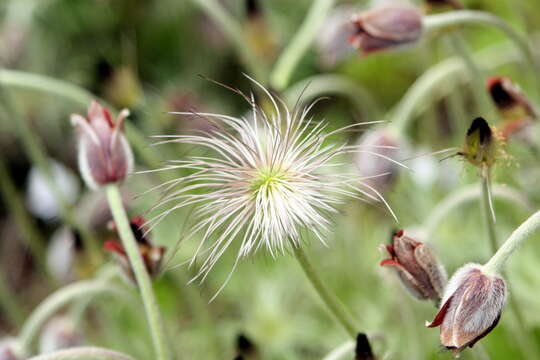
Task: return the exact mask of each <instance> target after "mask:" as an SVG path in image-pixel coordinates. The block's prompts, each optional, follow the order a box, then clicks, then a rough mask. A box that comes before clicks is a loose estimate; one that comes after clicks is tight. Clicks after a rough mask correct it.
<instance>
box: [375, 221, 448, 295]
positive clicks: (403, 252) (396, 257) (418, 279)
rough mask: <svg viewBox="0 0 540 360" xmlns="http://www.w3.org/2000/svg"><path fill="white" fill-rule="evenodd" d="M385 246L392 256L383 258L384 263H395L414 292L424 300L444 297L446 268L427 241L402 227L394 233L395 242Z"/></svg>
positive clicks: (402, 279) (389, 264)
mask: <svg viewBox="0 0 540 360" xmlns="http://www.w3.org/2000/svg"><path fill="white" fill-rule="evenodd" d="M383 247H384V249H385V250H386V251H388V254H389V255H390V257H391V258H390V259H385V260H383V261H381V266H392V267H394V268H395V269H396V271H397V273H398V275H399V278H400V279H401V282H402V283H403V284H404V285H405V287H406V288H407V289H408V290H409V291H410V293H411V294H412V295H414V296H415V297H416V298H418V299H421V300H428V299H430V300H439V299H440V298H441V296H442V292H443V288H444V286H445V283H446V272H445V270H444V268H443V267H442V265H441V264H440V263H439V261H438V260H437V258H436V257H435V256H434V255H433V253H432V252H431V250H430V249H429V248H428V247H427V246H426V245H425V244H423V243H421V242H419V241H415V240H413V239H412V238H410V237H408V236H406V235H405V233H404V231H403V230H400V231H398V232H396V234H395V235H394V236H393V239H392V244H391V245H383Z"/></svg>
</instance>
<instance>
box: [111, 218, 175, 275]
mask: <svg viewBox="0 0 540 360" xmlns="http://www.w3.org/2000/svg"><path fill="white" fill-rule="evenodd" d="M130 225H131V231H133V235H134V236H135V240H136V241H137V244H138V246H139V252H140V254H141V257H142V259H143V262H144V265H145V267H146V271H148V274H149V275H150V276H151V277H153V276H156V275H158V274H159V271H160V270H161V263H162V261H163V255H164V254H165V247H163V246H155V245H154V244H152V242H151V241H150V239H149V238H148V234H146V232H147V230H146V228H145V226H144V219H143V218H142V217H140V216H136V217H134V218H133V219H131V221H130ZM112 228H113V230H115V224H114V223H112ZM103 248H104V249H105V250H107V251H110V252H112V253H114V254H115V255H116V258H117V260H118V262H119V263H120V266H121V267H122V269H123V270H124V272H125V273H126V274H127V275H128V277H129V279H130V280H132V281H133V282H135V276H134V273H133V270H132V269H131V265H130V263H129V259H128V256H127V254H126V251H125V250H124V247H123V246H122V244H121V243H119V242H117V241H113V240H109V241H106V242H105V243H104V244H103Z"/></svg>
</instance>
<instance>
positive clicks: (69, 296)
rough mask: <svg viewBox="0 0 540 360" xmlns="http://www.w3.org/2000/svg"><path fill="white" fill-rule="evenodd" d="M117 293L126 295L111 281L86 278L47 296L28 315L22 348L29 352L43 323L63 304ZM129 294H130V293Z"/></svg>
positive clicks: (21, 341) (24, 327) (22, 330)
mask: <svg viewBox="0 0 540 360" xmlns="http://www.w3.org/2000/svg"><path fill="white" fill-rule="evenodd" d="M103 293H117V294H118V295H120V296H122V297H126V293H125V292H124V291H120V290H119V289H117V288H115V287H114V286H113V285H112V284H111V283H110V282H107V281H102V280H85V281H79V282H76V283H73V284H71V285H68V286H65V287H63V288H61V289H59V290H57V291H56V292H55V293H53V294H52V295H50V296H49V297H48V298H46V299H45V300H44V301H43V302H42V303H41V304H39V306H38V307H37V308H36V309H35V310H34V312H33V313H32V314H31V315H30V317H28V319H27V320H26V323H25V324H24V326H23V327H22V329H21V331H20V334H19V341H20V345H21V349H22V351H23V352H24V353H26V354H28V353H29V352H30V348H31V346H32V343H33V342H34V340H35V338H36V337H37V335H38V334H39V331H40V330H41V328H42V327H43V325H44V324H45V323H46V322H47V320H49V318H50V317H51V316H53V315H54V314H55V313H56V312H57V311H58V310H60V309H61V308H62V307H63V306H65V305H66V304H68V303H69V302H71V301H73V300H74V299H77V298H83V297H84V298H87V297H90V296H94V295H97V294H103ZM128 296H129V295H128Z"/></svg>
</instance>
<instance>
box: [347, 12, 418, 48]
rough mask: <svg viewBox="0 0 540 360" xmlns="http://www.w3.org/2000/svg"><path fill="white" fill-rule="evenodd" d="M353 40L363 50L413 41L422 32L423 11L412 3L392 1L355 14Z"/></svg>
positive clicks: (392, 46)
mask: <svg viewBox="0 0 540 360" xmlns="http://www.w3.org/2000/svg"><path fill="white" fill-rule="evenodd" d="M353 24H354V27H355V29H354V33H353V34H352V35H351V36H350V37H349V43H350V44H351V45H352V46H353V47H354V48H356V49H358V50H360V51H361V52H362V53H363V54H366V55H367V54H370V53H373V52H377V51H382V50H388V49H393V48H396V47H401V46H403V45H408V44H412V43H414V42H416V41H418V40H419V39H420V36H421V35H422V14H421V13H420V11H419V10H418V9H416V8H414V7H412V6H407V5H399V4H396V5H388V6H382V7H378V8H374V9H372V10H368V11H365V12H362V13H360V14H358V15H356V16H355V17H354V18H353Z"/></svg>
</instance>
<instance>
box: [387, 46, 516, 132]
mask: <svg viewBox="0 0 540 360" xmlns="http://www.w3.org/2000/svg"><path fill="white" fill-rule="evenodd" d="M475 57H478V60H479V62H480V65H481V66H482V68H484V69H485V70H491V69H494V68H497V67H498V66H500V65H503V64H507V63H509V62H513V61H516V60H517V57H516V55H515V54H513V53H512V51H511V50H510V49H508V44H497V45H494V46H492V47H490V48H488V49H485V50H482V51H479V52H478V53H476V54H475ZM464 71H465V66H464V64H463V62H462V61H461V60H460V59H458V58H456V57H452V58H449V59H446V60H444V61H442V62H440V63H439V64H437V65H434V66H432V67H431V68H430V69H428V70H427V71H425V72H424V73H423V74H422V75H421V76H420V77H419V78H418V79H417V80H416V81H415V82H414V84H413V85H412V86H411V87H410V88H409V89H408V90H407V92H406V93H405V95H404V96H403V97H402V99H401V100H400V102H399V103H398V104H397V105H396V106H395V108H394V109H393V110H392V111H391V113H392V115H391V116H388V117H389V118H391V119H392V122H391V123H390V125H389V126H390V129H391V130H392V131H394V132H395V133H396V134H401V135H402V134H404V133H405V132H406V130H407V127H408V125H409V123H410V122H411V120H412V119H413V117H414V115H416V114H417V113H418V112H420V111H421V110H422V109H425V108H426V107H427V106H426V104H430V103H432V102H433V98H434V97H438V98H440V97H443V96H444V95H445V94H447V93H450V91H451V90H452V89H453V87H454V85H456V84H457V83H458V82H457V81H456V79H459V78H461V79H462V80H463V81H464V80H465V79H463V72H464ZM449 79H453V81H450V80H449ZM449 85H450V86H449Z"/></svg>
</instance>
